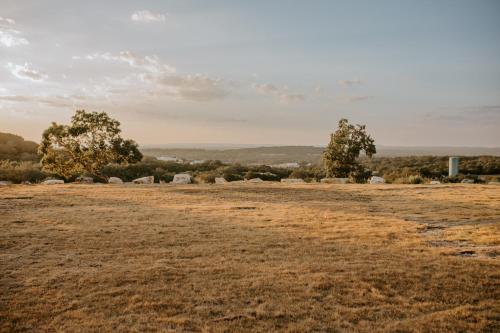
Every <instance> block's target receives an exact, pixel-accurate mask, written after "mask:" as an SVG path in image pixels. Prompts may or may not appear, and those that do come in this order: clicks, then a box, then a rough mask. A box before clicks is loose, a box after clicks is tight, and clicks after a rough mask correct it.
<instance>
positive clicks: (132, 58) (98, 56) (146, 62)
mask: <svg viewBox="0 0 500 333" xmlns="http://www.w3.org/2000/svg"><path fill="white" fill-rule="evenodd" d="M73 59H74V60H81V59H85V60H91V61H92V60H105V61H114V62H121V63H126V64H128V65H129V66H131V67H134V68H138V69H143V70H146V71H148V72H156V73H163V72H175V71H176V69H175V68H174V67H172V66H169V65H165V64H161V63H160V61H159V59H158V57H157V56H140V55H138V54H135V53H133V52H131V51H121V52H119V53H117V54H112V53H109V52H105V53H94V54H89V55H86V56H83V57H81V56H73Z"/></svg>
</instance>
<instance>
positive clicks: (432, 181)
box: [429, 180, 441, 185]
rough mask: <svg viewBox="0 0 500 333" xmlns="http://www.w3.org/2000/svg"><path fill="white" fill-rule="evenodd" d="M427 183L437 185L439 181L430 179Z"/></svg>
mask: <svg viewBox="0 0 500 333" xmlns="http://www.w3.org/2000/svg"><path fill="white" fill-rule="evenodd" d="M429 184H431V185H439V184H441V182H440V181H439V180H431V182H430V183H429Z"/></svg>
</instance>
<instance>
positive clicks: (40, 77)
mask: <svg viewBox="0 0 500 333" xmlns="http://www.w3.org/2000/svg"><path fill="white" fill-rule="evenodd" d="M7 67H8V68H9V69H10V72H11V73H12V75H14V76H15V77H17V78H19V79H22V80H30V81H33V82H41V81H44V80H46V79H47V78H48V75H47V74H45V73H42V72H40V71H38V70H36V69H33V68H32V67H31V64H30V63H25V64H24V65H16V64H13V63H11V62H9V63H8V64H7Z"/></svg>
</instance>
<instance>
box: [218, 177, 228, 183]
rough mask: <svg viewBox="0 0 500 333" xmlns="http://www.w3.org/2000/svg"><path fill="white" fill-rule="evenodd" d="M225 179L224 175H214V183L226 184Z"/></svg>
mask: <svg viewBox="0 0 500 333" xmlns="http://www.w3.org/2000/svg"><path fill="white" fill-rule="evenodd" d="M226 183H227V180H226V179H225V178H224V177H215V184H226Z"/></svg>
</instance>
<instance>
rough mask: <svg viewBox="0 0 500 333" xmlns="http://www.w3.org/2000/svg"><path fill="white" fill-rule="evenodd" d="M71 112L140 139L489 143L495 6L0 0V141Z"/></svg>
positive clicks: (496, 71)
mask: <svg viewBox="0 0 500 333" xmlns="http://www.w3.org/2000/svg"><path fill="white" fill-rule="evenodd" d="M77 109H85V110H87V111H105V112H107V113H108V114H110V115H111V116H112V117H114V118H116V119H118V120H119V121H120V122H121V127H122V129H123V136H124V137H126V138H132V139H134V140H136V141H137V142H139V143H140V144H176V143H226V144H276V145H325V144H327V143H328V140H329V135H330V133H331V132H333V131H334V130H335V128H336V126H337V122H338V120H339V119H341V118H347V119H349V121H350V122H352V123H361V124H366V126H367V129H368V132H369V133H370V134H371V135H372V136H373V137H374V139H375V142H376V143H377V144H380V145H393V146H484V147H498V146H500V1H497V0H491V1H487V0H477V1H462V0H453V1H441V0H432V1H430V0H418V1H417V0H415V1H407V0H400V1H399V0H398V1H385V0H381V1H368V0H366V1H358V0H353V1H333V0H328V1H319V0H318V1H305V0H304V1H299V0H297V1H265V0H254V1H202V0H199V1H192V0H182V1H181V0H178V1H167V0H162V1H127V0H120V1H102V0H100V1H91V0H86V1H72V0H61V1H55V0H44V1H38V0H36V1H27V0H24V1H23V0H13V1H11V0H1V1H0V132H10V133H15V134H19V135H22V136H23V137H25V138H27V139H30V140H35V141H39V140H40V138H41V134H42V132H43V130H44V129H45V128H47V127H48V126H49V125H50V123H51V122H52V121H55V122H58V123H67V122H69V120H70V118H71V116H72V114H73V113H74V111H75V110H77Z"/></svg>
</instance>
